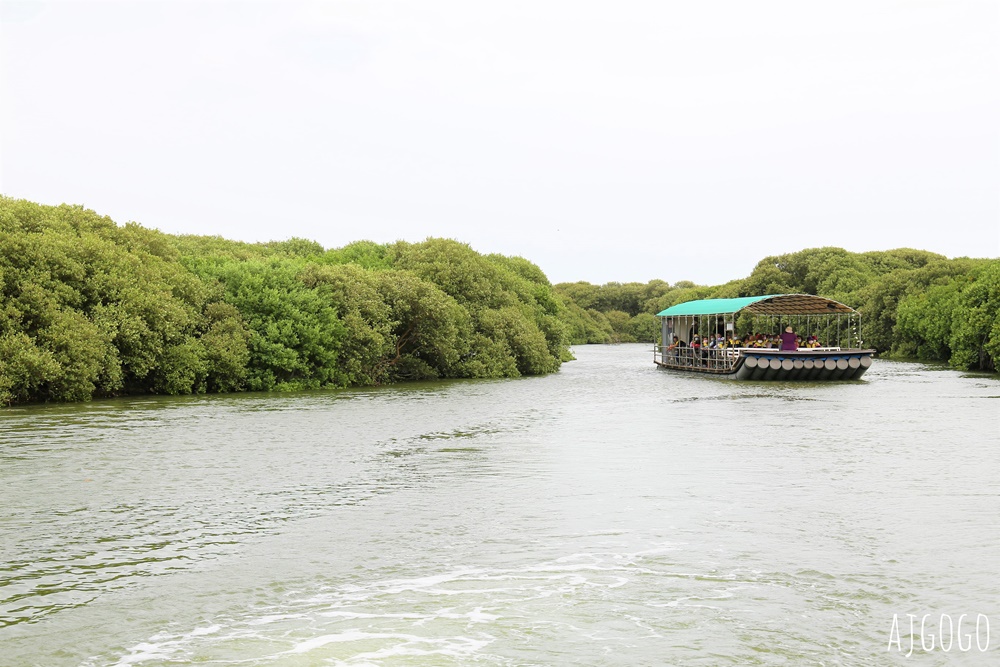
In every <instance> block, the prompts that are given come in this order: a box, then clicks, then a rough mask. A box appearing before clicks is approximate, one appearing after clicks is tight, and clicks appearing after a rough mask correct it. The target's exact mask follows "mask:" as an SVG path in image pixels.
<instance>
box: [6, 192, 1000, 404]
mask: <svg viewBox="0 0 1000 667" xmlns="http://www.w3.org/2000/svg"><path fill="white" fill-rule="evenodd" d="M786 292H795V293H806V294H819V295H821V296H826V297H830V298H833V299H836V300H838V301H841V302H844V303H847V304H848V305H851V306H854V307H855V308H857V309H858V310H859V311H860V312H861V313H862V318H863V323H864V329H863V332H864V336H865V339H866V340H865V342H866V344H867V345H869V346H871V347H874V348H876V349H877V350H878V351H880V352H881V353H883V354H888V355H893V356H896V357H901V358H902V357H915V358H919V359H927V360H940V361H947V362H949V363H951V364H952V365H953V366H955V367H957V368H965V369H982V370H994V369H995V368H996V359H997V357H998V355H1000V318H998V312H1000V261H998V260H995V259H969V258H959V259H947V258H945V257H943V256H941V255H936V254H934V253H930V252H925V251H921V250H912V249H906V248H902V249H897V250H888V251H883V252H866V253H852V252H848V251H846V250H843V249H841V248H812V249H807V250H803V251H800V252H796V253H790V254H786V255H777V256H772V257H765V258H764V259H762V260H761V261H760V262H759V263H758V264H757V266H756V267H755V268H754V270H753V271H752V272H751V274H750V275H749V276H747V277H746V278H744V279H742V280H734V281H731V282H729V283H726V284H724V285H717V286H701V285H695V284H694V283H691V282H688V281H679V282H676V283H674V284H669V283H667V282H665V281H663V280H651V281H649V282H648V283H635V282H633V283H617V282H615V283H607V284H605V285H592V284H590V283H587V282H575V283H561V284H558V285H555V286H553V285H551V284H550V283H549V281H548V279H547V278H546V276H545V274H544V272H543V271H542V270H541V269H540V268H539V267H538V266H536V265H535V264H532V263H531V262H530V261H528V260H526V259H524V258H521V257H505V256H503V255H496V254H489V255H483V254H480V253H478V252H476V251H475V250H473V249H472V248H471V247H469V246H468V245H466V244H464V243H460V242H458V241H454V240H449V239H434V238H432V239H427V240H426V241H423V242H420V243H407V242H403V241H399V242H396V243H390V244H379V243H374V242H371V241H356V242H354V243H351V244H348V245H346V246H344V247H342V248H333V249H326V248H323V247H322V246H321V245H320V244H318V243H315V242H313V241H309V240H306V239H294V238H293V239H290V240H287V241H276V242H270V243H243V242H239V241H230V240H226V239H223V238H220V237H217V236H176V235H170V234H164V233H161V232H158V231H156V230H151V229H146V228H144V227H142V226H140V225H137V224H134V223H128V224H125V225H118V224H116V223H115V222H114V221H112V220H110V219H109V218H107V217H103V216H100V215H98V214H97V213H94V212H93V211H89V210H86V209H84V208H82V207H79V206H69V205H62V206H44V205H40V204H35V203H32V202H28V201H24V200H16V199H11V198H6V197H0V298H2V301H0V404H12V403H23V402H30V401H80V400H87V399H89V398H91V397H94V396H120V395H128V394H142V393H161V394H189V393H203V392H219V391H241V390H277V391H281V390H292V389H306V388H318V387H331V386H332V387H347V386H358V385H380V384H387V383H392V382H398V381H402V380H410V379H430V378H500V377H517V376H521V375H536V374H542V373H549V372H552V371H555V370H557V369H558V368H559V365H560V363H562V362H563V361H567V360H569V359H571V358H572V356H571V355H570V353H569V348H568V346H569V345H570V344H583V343H609V342H630V341H642V342H650V341H653V340H655V339H656V337H657V336H658V331H659V323H658V321H657V319H656V317H655V313H657V312H659V311H661V310H663V309H664V308H667V307H669V306H672V305H674V304H676V303H681V302H683V301H689V300H692V299H704V298H723V297H737V296H752V295H757V294H773V293H786Z"/></svg>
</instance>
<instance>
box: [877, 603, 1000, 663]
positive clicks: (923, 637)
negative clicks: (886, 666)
mask: <svg viewBox="0 0 1000 667" xmlns="http://www.w3.org/2000/svg"><path fill="white" fill-rule="evenodd" d="M906 616H907V617H908V618H909V619H910V632H909V635H910V642H909V643H910V645H909V651H908V652H907V653H906V656H904V657H907V658H909V657H910V656H911V655H913V648H914V646H917V645H919V646H920V648H922V649H923V650H924V652H925V653H930V652H931V651H935V650H938V651H941V652H943V653H948V652H949V651H951V650H952V649H953V648H955V647H956V645H957V650H959V651H962V652H963V653H964V652H966V651H971V650H972V646H973V644H975V646H976V649H978V650H979V651H982V652H986V651H988V650H989V648H990V619H989V617H988V616H986V614H976V629H975V631H974V632H973V630H972V621H971V619H969V620H966V619H967V617H969V616H970V614H962V615H961V616H959V617H958V621H957V622H956V621H953V620H952V618H951V615H950V614H941V615H940V616H939V617H938V618H937V622H936V623H935V622H934V619H932V616H933V615H932V614H924V615H923V616H921V617H920V625H919V626H917V625H916V620H917V615H916V614H907V615H906ZM927 619H932V620H931V623H928V622H927ZM963 624H964V627H963ZM935 631H936V632H935ZM973 637H975V641H973ZM893 646H895V647H896V651H897V652H898V653H902V652H903V640H902V637H901V636H900V634H899V614H893V615H892V628H891V629H890V630H889V646H888V647H887V648H886V650H887V651H891V650H892V649H893Z"/></svg>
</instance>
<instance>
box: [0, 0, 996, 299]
mask: <svg viewBox="0 0 1000 667" xmlns="http://www.w3.org/2000/svg"><path fill="white" fill-rule="evenodd" d="M0 12H2V14H0V31H2V32H0V58H2V60H0V77H2V78H0V106H2V112H0V113H2V121H0V192H2V193H3V194H5V195H8V196H13V197H20V198H26V199H31V200H34V201H38V202H42V203H46V204H58V203H62V202H69V203H74V204H83V205H85V206H86V207H88V208H92V209H94V210H96V211H98V212H99V213H102V214H105V215H109V216H111V217H112V218H113V219H115V220H116V221H118V222H120V223H124V222H126V221H129V220H135V221H137V222H140V223H142V224H144V225H146V226H150V227H156V228H158V229H161V230H163V231H166V232H171V233H198V234H218V235H222V236H225V237H228V238H235V239H244V240H251V241H256V240H270V239H284V238H288V237H291V236H299V237H305V238H310V239H314V240H317V241H319V242H320V243H322V244H323V245H325V246H327V247H334V246H340V245H343V244H345V243H348V242H350V241H353V240H358V239H372V240H375V241H379V242H385V241H393V240H396V239H406V240H410V241H419V240H422V239H423V238H425V237H428V236H444V237H451V238H456V239H459V240H461V241H464V242H467V243H469V244H471V245H472V246H473V247H474V248H475V249H476V250H479V251H480V252H484V253H485V252H501V253H504V254H515V255H522V256H524V257H526V258H528V259H530V260H532V261H534V262H536V263H537V264H539V265H540V266H541V267H542V269H543V270H545V271H546V273H547V274H548V275H549V277H550V279H552V280H553V282H559V281H567V280H589V281H591V282H599V283H600V282H606V281H611V280H619V281H630V280H639V281H646V280H649V279H651V278H662V279H664V280H667V281H670V282H675V281H678V280H685V279H686V280H694V281H696V282H700V283H708V284H716V283H720V282H724V281H727V280H730V279H733V278H739V277H743V276H745V275H747V274H748V273H749V272H750V270H751V269H752V268H753V266H754V264H756V262H757V261H759V260H760V259H762V258H763V257H764V256H766V255H771V254H777V253H784V252H791V251H795V250H800V249H802V248H808V247H816V246H824V245H835V246H840V247H844V248H847V249H849V250H855V251H861V250H876V249H887V248H894V247H904V246H905V247H915V248H922V249H927V250H933V251H936V252H940V253H943V254H945V255H948V256H951V257H954V256H961V255H969V256H977V257H983V256H989V257H997V256H1000V121H998V119H1000V3H998V2H969V1H962V0H940V1H930V0H923V1H921V0H908V1H902V0H900V1H895V2H887V1H878V0H864V1H862V2H844V1H838V2H803V1H802V0H794V1H790V2H767V1H753V2H748V1H747V0H740V1H739V2H694V1H692V0H685V1H683V2H671V1H665V0H649V1H632V0H616V1H615V2H610V1H604V2H587V1H585V0H572V1H570V0H530V1H529V0H525V1H521V0H495V1H493V2H476V1H474V0H405V1H402V0H401V1H391V0H328V1H325V2H280V3H279V2H273V3H250V2H205V1H202V2H150V1H144V0H132V1H130V2H85V1H76V2H6V1H4V2H0Z"/></svg>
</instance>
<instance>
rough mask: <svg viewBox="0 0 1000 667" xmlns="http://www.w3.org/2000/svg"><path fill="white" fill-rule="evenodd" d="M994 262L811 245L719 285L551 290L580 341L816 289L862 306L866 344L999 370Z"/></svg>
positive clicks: (654, 331) (644, 330)
mask: <svg viewBox="0 0 1000 667" xmlns="http://www.w3.org/2000/svg"><path fill="white" fill-rule="evenodd" d="M998 265H1000V262H998V261H997V260H983V259H969V258H964V257H963V258H958V259H947V258H945V257H943V256H941V255H938V254H935V253H931V252H926V251H923V250H913V249H910V248H899V249H896V250H887V251H878V252H865V253H852V252H848V251H846V250H843V249H841V248H811V249H807V250H802V251H800V252H795V253H789V254H786V255H776V256H772V257H766V258H764V259H763V260H761V261H760V262H758V264H757V266H756V267H755V268H754V270H753V272H752V273H751V274H750V275H749V276H747V277H746V278H745V279H743V280H734V281H730V282H728V283H726V284H724V285H718V286H714V287H706V286H699V285H695V284H694V283H692V282H690V281H686V280H684V281H678V282H676V283H674V284H673V285H668V284H667V283H665V282H663V281H659V280H654V281H650V282H649V283H647V284H646V285H645V286H641V285H639V284H637V283H608V284H607V285H592V284H590V283H587V282H576V283H560V284H558V285H556V286H555V291H556V294H557V295H558V296H559V297H560V298H561V300H562V311H561V312H562V315H561V317H562V319H563V321H564V322H565V323H566V325H567V332H568V336H569V340H570V341H571V342H572V343H574V344H581V343H598V342H626V341H647V340H650V339H652V340H658V339H659V327H658V326H656V324H657V323H656V321H655V318H653V317H652V316H653V315H655V313H658V312H660V311H662V310H665V309H666V308H669V307H670V306H673V305H675V304H678V303H683V302H685V301H692V300H696V299H713V298H714V299H721V298H733V297H740V296H758V295H763V294H819V295H821V296H825V297H828V298H832V299H835V300H837V301H840V302H842V303H846V304H848V305H850V306H853V307H854V308H856V309H857V310H858V312H860V313H861V318H862V334H863V337H864V344H865V346H866V347H872V348H874V349H876V350H877V351H880V352H882V353H883V354H888V355H892V356H896V357H901V358H905V357H916V358H920V359H927V360H939V361H948V362H950V363H951V364H952V365H953V366H955V367H957V368H965V369H981V370H995V368H996V363H995V360H996V357H997V354H998V353H1000V324H997V310H998V308H1000V306H998V305H997V301H998V297H997V295H996V290H997V286H996V285H997V282H998V280H1000V278H998V277H997V272H998V271H1000V269H998V268H996V267H997V266H998ZM650 318H652V319H650ZM753 326H754V322H753V318H751V317H747V316H744V317H741V318H739V319H738V320H737V323H736V328H737V332H738V333H741V334H742V333H746V332H747V331H750V330H752V329H753Z"/></svg>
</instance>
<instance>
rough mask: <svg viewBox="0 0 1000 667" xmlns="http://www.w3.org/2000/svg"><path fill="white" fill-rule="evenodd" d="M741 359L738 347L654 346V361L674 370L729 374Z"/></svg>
mask: <svg viewBox="0 0 1000 667" xmlns="http://www.w3.org/2000/svg"><path fill="white" fill-rule="evenodd" d="M739 358H740V348H736V347H719V348H715V347H702V348H694V347H673V348H671V347H663V346H662V345H660V344H658V343H657V344H655V345H654V346H653V360H654V361H656V362H658V363H660V364H661V365H663V366H668V367H672V368H698V369H701V370H706V371H711V372H716V373H729V372H731V371H732V370H733V369H734V368H735V367H736V362H737V361H738V360H739Z"/></svg>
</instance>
